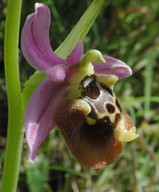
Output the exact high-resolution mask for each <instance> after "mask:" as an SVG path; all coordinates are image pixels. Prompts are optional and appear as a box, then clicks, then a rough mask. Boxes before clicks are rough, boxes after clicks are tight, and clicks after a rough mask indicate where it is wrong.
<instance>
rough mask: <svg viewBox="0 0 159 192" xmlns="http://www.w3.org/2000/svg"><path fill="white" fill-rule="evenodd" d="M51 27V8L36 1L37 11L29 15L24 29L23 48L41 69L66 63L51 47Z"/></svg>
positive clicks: (33, 62) (30, 61)
mask: <svg viewBox="0 0 159 192" xmlns="http://www.w3.org/2000/svg"><path fill="white" fill-rule="evenodd" d="M49 27H50V10H49V8H48V7H47V6H45V5H44V4H41V3H36V4H35V12H34V13H33V14H31V15H29V16H28V18H27V19H26V21H25V24H24V27H23V29H22V36H21V49H22V52H23V54H24V56H25V58H26V60H27V61H28V62H29V64H30V65H32V67H34V68H35V69H37V70H40V71H45V70H47V69H48V68H50V67H52V66H54V65H57V64H65V63H66V61H65V60H64V59H62V58H60V57H58V56H57V55H56V54H55V53H54V52H53V50H52V48H51V45H50V40H49Z"/></svg>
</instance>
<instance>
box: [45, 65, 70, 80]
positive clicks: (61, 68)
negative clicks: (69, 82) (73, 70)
mask: <svg viewBox="0 0 159 192" xmlns="http://www.w3.org/2000/svg"><path fill="white" fill-rule="evenodd" d="M46 73H47V75H48V76H49V78H50V79H51V80H52V81H54V82H63V81H65V79H66V78H67V67H66V65H56V66H54V67H51V68H50V69H48V70H47V71H46Z"/></svg>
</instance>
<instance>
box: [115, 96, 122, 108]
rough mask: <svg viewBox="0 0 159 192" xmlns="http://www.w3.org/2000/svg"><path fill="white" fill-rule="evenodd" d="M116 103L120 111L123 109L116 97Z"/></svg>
mask: <svg viewBox="0 0 159 192" xmlns="http://www.w3.org/2000/svg"><path fill="white" fill-rule="evenodd" d="M115 104H116V106H117V107H118V109H119V111H122V109H121V107H120V104H119V102H118V100H117V99H116V101H115Z"/></svg>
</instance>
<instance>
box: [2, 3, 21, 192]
mask: <svg viewBox="0 0 159 192" xmlns="http://www.w3.org/2000/svg"><path fill="white" fill-rule="evenodd" d="M21 4H22V1H21V0H16V1H14V0H8V5H7V16H6V26H5V42H4V61H5V76H6V87H7V96H8V113H9V115H8V131H7V146H6V154H5V162H4V170H3V178H2V188H1V192H6V191H7V192H15V191H16V187H17V181H18V175H19V166H20V160H21V152H22V141H23V124H22V123H23V122H22V120H23V114H22V103H21V89H20V78H19V64H18V43H19V25H20V14H21ZM15 7H16V8H15Z"/></svg>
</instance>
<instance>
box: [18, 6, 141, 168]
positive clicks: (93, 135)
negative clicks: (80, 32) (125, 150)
mask: <svg viewBox="0 0 159 192" xmlns="http://www.w3.org/2000/svg"><path fill="white" fill-rule="evenodd" d="M49 26H50V11H49V9H48V7H47V6H45V5H43V4H40V3H36V5H35V12H34V13H33V14H31V15H29V16H28V17H27V19H26V22H25V24H24V27H23V29H22V36H21V48H22V52H23V55H24V56H25V58H26V60H27V61H28V63H29V64H30V65H31V66H32V67H33V68H35V69H36V70H39V71H41V72H42V73H44V74H46V78H45V79H44V80H43V81H42V82H41V83H40V85H39V86H38V87H37V88H36V90H35V91H34V93H33V94H32V96H31V97H30V100H29V102H28V105H27V109H26V115H25V135H26V141H27V144H28V146H29V159H30V160H31V161H34V159H35V157H36V154H37V151H38V148H39V146H40V145H41V144H42V142H43V141H44V140H45V139H46V137H47V136H48V134H49V133H50V131H51V130H52V129H53V128H54V127H55V126H57V127H58V128H59V130H60V131H61V133H62V135H63V137H64V139H65V141H66V143H67V145H68V147H69V149H70V151H71V152H72V154H73V155H74V156H75V158H76V159H77V160H78V161H79V162H80V163H81V164H82V165H84V166H87V167H92V168H102V167H104V166H106V165H108V164H110V163H112V162H113V161H114V159H115V158H116V157H117V156H118V154H119V153H120V152H121V150H122V143H123V142H124V141H131V140H133V139H135V138H136V137H138V135H137V134H136V133H135V131H136V129H135V127H134V125H133V121H132V120H131V118H130V117H129V116H128V114H126V113H124V112H123V111H122V109H121V107H120V104H119V102H118V100H117V99H116V96H115V94H114V92H113V89H112V86H113V85H114V83H115V82H116V81H117V80H118V79H123V78H126V77H128V76H130V75H131V74H132V71H131V69H130V67H129V66H128V65H126V64H125V63H124V62H122V61H120V60H118V59H115V58H113V57H110V56H107V55H102V54H101V53H100V52H99V51H97V50H90V51H88V52H87V53H86V54H83V44H82V42H81V41H80V42H78V43H77V44H76V46H75V47H74V49H73V50H72V52H71V53H70V54H69V55H68V56H67V58H61V57H59V56H58V55H57V54H55V52H54V51H53V50H52V48H51V45H50V40H49Z"/></svg>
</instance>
